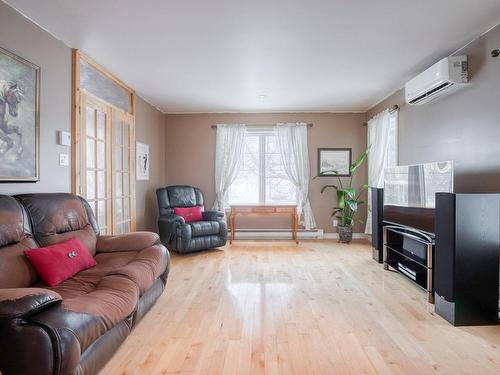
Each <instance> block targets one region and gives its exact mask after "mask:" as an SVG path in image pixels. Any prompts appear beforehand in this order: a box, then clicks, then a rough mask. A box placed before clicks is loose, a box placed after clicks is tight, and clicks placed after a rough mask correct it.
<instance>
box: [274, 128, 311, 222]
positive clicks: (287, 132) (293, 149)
mask: <svg viewBox="0 0 500 375" xmlns="http://www.w3.org/2000/svg"><path fill="white" fill-rule="evenodd" d="M275 132H276V139H277V144H278V148H279V152H280V156H281V161H282V163H283V169H284V171H285V173H286V175H287V176H288V178H289V179H290V181H291V182H292V183H293V184H294V185H295V187H296V188H297V211H298V214H299V217H302V213H303V214H304V215H303V220H302V221H301V224H303V225H304V227H305V228H306V229H312V228H315V227H316V221H315V220H314V215H313V212H312V209H311V204H310V203H309V177H310V176H309V152H308V147H307V124H304V123H293V124H292V123H287V124H277V126H276V130H275Z"/></svg>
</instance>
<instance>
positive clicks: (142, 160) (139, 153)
mask: <svg viewBox="0 0 500 375" xmlns="http://www.w3.org/2000/svg"><path fill="white" fill-rule="evenodd" d="M135 155H136V156H135V157H136V163H135V170H136V173H135V174H136V179H137V180H139V181H148V180H149V163H150V161H149V145H147V144H145V143H141V142H136V145H135Z"/></svg>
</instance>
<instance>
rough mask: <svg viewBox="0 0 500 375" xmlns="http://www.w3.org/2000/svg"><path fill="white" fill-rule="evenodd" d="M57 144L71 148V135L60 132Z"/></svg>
mask: <svg viewBox="0 0 500 375" xmlns="http://www.w3.org/2000/svg"><path fill="white" fill-rule="evenodd" d="M57 143H58V144H60V145H61V146H71V133H70V132H66V131H64V130H59V131H58V132H57Z"/></svg>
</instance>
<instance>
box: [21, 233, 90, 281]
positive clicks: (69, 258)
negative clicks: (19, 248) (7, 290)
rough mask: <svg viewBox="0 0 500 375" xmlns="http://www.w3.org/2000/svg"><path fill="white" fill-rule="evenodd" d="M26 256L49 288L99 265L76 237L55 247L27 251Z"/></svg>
mask: <svg viewBox="0 0 500 375" xmlns="http://www.w3.org/2000/svg"><path fill="white" fill-rule="evenodd" d="M24 254H25V255H26V257H27V258H28V259H29V261H30V262H31V264H33V267H35V270H36V272H37V273H38V275H39V276H40V278H41V279H42V280H43V281H44V282H45V284H47V285H48V286H56V285H58V284H60V283H62V282H63V281H64V280H67V279H69V278H70V277H72V276H74V275H76V274H77V273H78V272H80V271H83V270H86V269H87V268H90V267H94V266H95V265H96V264H97V263H96V261H95V260H94V258H92V256H91V255H90V253H89V251H88V250H87V249H86V248H85V246H83V245H82V243H81V242H80V241H79V240H78V238H76V237H73V238H71V239H69V240H68V241H66V242H61V243H58V244H55V245H51V246H47V247H42V248H39V249H31V250H25V251H24Z"/></svg>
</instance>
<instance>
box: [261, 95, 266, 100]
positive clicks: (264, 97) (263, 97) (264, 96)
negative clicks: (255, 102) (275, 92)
mask: <svg viewBox="0 0 500 375" xmlns="http://www.w3.org/2000/svg"><path fill="white" fill-rule="evenodd" d="M266 98H267V95H264V94H261V95H259V99H260V100H265V99H266Z"/></svg>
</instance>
